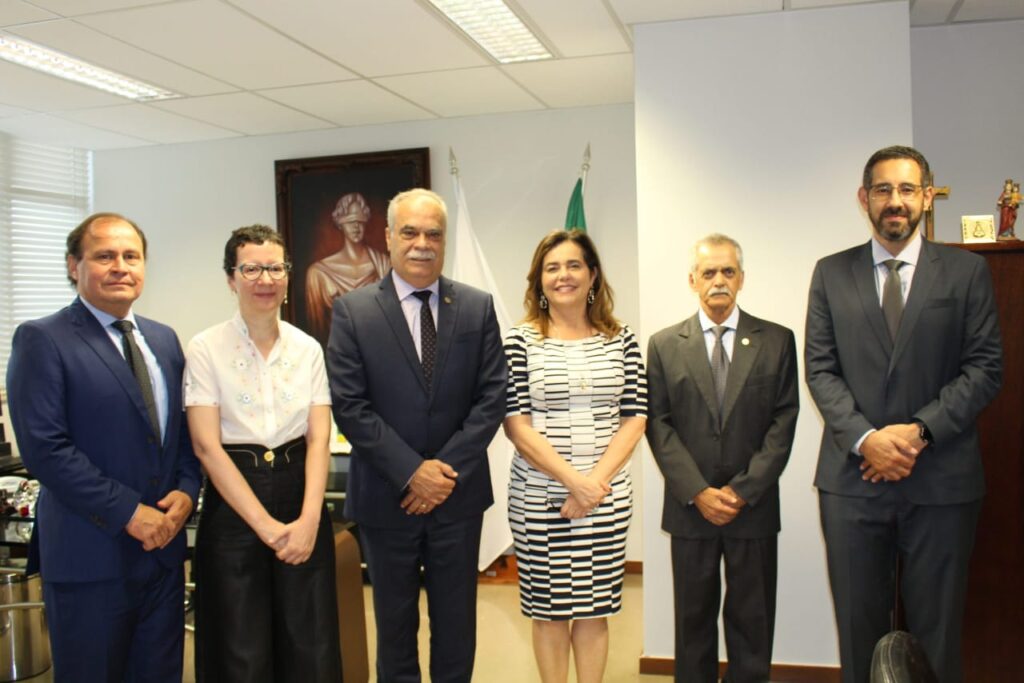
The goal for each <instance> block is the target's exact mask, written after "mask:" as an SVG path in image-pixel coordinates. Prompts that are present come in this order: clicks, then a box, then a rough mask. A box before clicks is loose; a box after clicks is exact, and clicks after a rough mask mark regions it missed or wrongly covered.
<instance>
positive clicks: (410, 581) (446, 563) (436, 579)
mask: <svg viewBox="0 0 1024 683" xmlns="http://www.w3.org/2000/svg"><path fill="white" fill-rule="evenodd" d="M482 521H483V515H474V516H472V517H469V518H466V519H461V520H458V521H455V522H448V523H442V522H439V521H437V520H436V519H435V518H434V516H433V515H424V516H411V517H410V518H409V523H408V524H407V525H405V526H403V527H400V528H381V527H370V526H366V525H363V524H360V525H359V536H360V541H361V546H362V550H363V554H364V557H365V558H366V566H367V570H368V571H369V573H370V582H371V583H372V584H373V607H374V613H375V615H376V619H377V680H378V681H380V683H419V681H420V680H421V676H420V665H419V654H418V647H417V641H416V637H417V632H418V631H419V625H420V611H419V597H420V586H421V584H422V585H423V586H425V587H426V589H427V611H428V613H429V615H430V680H431V681H432V682H433V683H443V682H444V683H469V681H470V680H471V679H472V677H473V658H474V655H475V653H476V583H477V568H476V565H477V557H478V555H479V552H480V525H481V523H482ZM420 567H422V568H423V572H422V575H421V573H420Z"/></svg>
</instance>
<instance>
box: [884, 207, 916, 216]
mask: <svg viewBox="0 0 1024 683" xmlns="http://www.w3.org/2000/svg"><path fill="white" fill-rule="evenodd" d="M889 216H900V217H902V218H910V211H908V210H907V209H906V208H890V209H885V210H884V211H882V218H888V217H889Z"/></svg>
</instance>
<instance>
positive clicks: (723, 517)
mask: <svg viewBox="0 0 1024 683" xmlns="http://www.w3.org/2000/svg"><path fill="white" fill-rule="evenodd" d="M693 504H694V505H696V506H697V510H698V511H699V512H700V514H702V515H703V516H704V519H706V520H708V521H709V522H711V523H712V524H714V525H715V526H725V525H726V524H728V523H730V522H731V521H733V520H734V519H736V515H738V514H739V513H740V510H742V509H743V506H744V505H746V504H747V501H745V500H743V499H742V498H741V497H740V496H739V494H737V493H736V491H734V490H733V488H732V487H731V486H728V485H726V486H723V487H722V488H720V489H716V488H714V487H713V486H708V487H707V488H705V489H704V490H703V491H701V492H700V493H698V494H697V495H696V496H694V497H693Z"/></svg>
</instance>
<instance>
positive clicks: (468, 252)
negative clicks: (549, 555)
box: [452, 156, 513, 571]
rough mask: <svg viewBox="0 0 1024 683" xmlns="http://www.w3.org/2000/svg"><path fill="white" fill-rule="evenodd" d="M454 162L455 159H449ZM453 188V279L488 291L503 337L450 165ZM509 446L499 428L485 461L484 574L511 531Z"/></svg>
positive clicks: (504, 326)
mask: <svg viewBox="0 0 1024 683" xmlns="http://www.w3.org/2000/svg"><path fill="white" fill-rule="evenodd" d="M452 160H453V162H454V156H452ZM452 186H453V188H454V190H455V205H456V210H457V211H458V215H457V216H456V219H455V230H454V244H455V265H454V267H453V268H452V278H453V279H455V280H457V281H458V282H463V283H465V284H467V285H470V286H472V287H476V288H477V289H482V290H484V291H485V292H489V293H490V294H491V295H492V296H493V297H494V312H495V314H496V315H497V317H498V326H499V327H500V328H501V334H502V337H503V338H504V336H505V331H506V330H508V328H509V327H511V323H512V321H511V319H510V318H509V317H508V311H506V310H505V304H504V303H502V300H501V295H500V294H499V293H498V287H497V285H496V284H495V282H494V275H493V274H492V273H491V269H490V267H488V265H487V259H485V258H484V252H483V250H482V249H481V248H480V242H478V241H477V239H476V234H475V233H474V232H473V226H472V225H471V224H470V222H469V209H467V208H466V198H465V197H464V196H463V195H462V188H461V187H460V186H459V172H458V170H457V169H456V168H455V167H454V163H453V164H452ZM512 452H513V449H512V443H511V442H510V441H509V440H508V438H506V437H505V432H504V430H502V429H501V428H499V429H498V433H497V434H495V435H494V439H493V440H492V441H491V445H490V446H488V448H487V458H488V460H489V461H490V467H491V486H492V488H493V489H494V505H492V506H491V507H489V508H488V509H487V511H486V512H484V523H483V530H482V532H481V535H480V558H479V563H478V567H479V569H480V571H483V570H484V569H486V568H487V567H489V566H490V565H491V563H492V562H494V560H496V559H497V558H498V557H499V556H500V555H501V554H502V553H504V552H505V551H506V550H507V549H508V547H509V546H510V545H512V530H511V529H510V528H509V525H508V477H509V467H510V466H511V463H512Z"/></svg>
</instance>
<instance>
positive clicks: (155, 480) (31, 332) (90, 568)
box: [7, 299, 201, 582]
mask: <svg viewBox="0 0 1024 683" xmlns="http://www.w3.org/2000/svg"><path fill="white" fill-rule="evenodd" d="M135 320H136V322H137V323H138V326H139V330H140V331H141V332H142V334H143V336H144V337H145V338H146V342H147V344H148V345H149V347H150V349H152V351H153V353H154V354H155V355H156V357H157V360H158V361H159V363H160V367H161V369H162V370H163V374H164V379H165V380H166V382H167V391H168V414H167V426H166V429H165V432H166V433H165V436H164V439H163V444H160V443H158V442H157V439H156V437H155V436H154V434H153V432H152V428H151V426H150V423H149V417H148V415H147V413H146V405H145V403H144V402H143V398H142V392H141V390H140V389H139V385H138V382H137V381H136V380H135V376H134V375H133V374H132V371H131V368H129V366H128V363H127V362H125V359H124V358H123V357H122V356H121V354H120V353H119V351H118V349H117V348H116V347H115V346H114V344H113V343H111V340H110V338H109V337H108V336H107V333H106V332H105V331H104V330H103V327H102V326H101V325H100V323H99V321H97V320H96V317H95V316H94V315H93V314H92V313H91V312H90V311H89V309H87V308H86V307H85V306H84V305H83V304H82V303H81V301H80V300H78V299H76V300H75V301H74V302H72V304H71V305H70V306H68V307H67V308H64V309H62V310H60V311H58V312H57V313H54V314H53V315H50V316H47V317H45V318H40V319H39V320H33V321H30V322H26V323H23V324H21V325H20V326H18V329H17V331H16V332H15V333H14V341H13V344H12V349H11V358H10V362H9V364H8V367H7V396H8V401H9V403H10V411H11V422H12V424H13V425H14V433H15V435H16V437H17V440H18V448H19V451H20V453H21V458H22V460H23V461H24V462H25V465H26V467H27V468H28V470H29V472H30V473H31V474H32V476H34V477H36V478H38V479H39V481H40V483H41V484H42V487H43V488H42V493H41V494H40V496H39V501H38V504H37V506H36V518H37V527H36V531H37V533H38V542H39V551H40V569H41V573H42V575H43V578H44V579H45V580H46V581H51V582H52V581H68V582H83V581H104V580H109V579H116V578H120V577H123V576H125V575H126V574H127V570H128V567H130V566H131V565H132V563H133V562H134V561H136V560H138V559H140V558H141V557H142V555H143V554H144V553H145V551H143V550H142V544H141V543H140V542H139V541H137V540H136V539H134V538H132V537H131V536H129V535H128V533H127V532H125V530H124V527H125V525H126V524H127V523H128V521H129V520H130V519H131V517H132V515H133V514H134V513H135V509H136V506H137V505H138V504H139V503H140V502H141V503H144V504H146V505H151V506H154V507H155V506H156V502H157V501H158V500H160V499H161V498H163V497H164V496H165V495H167V494H168V493H169V492H170V491H173V490H175V489H179V490H181V491H184V492H185V493H187V494H188V495H189V496H190V497H191V498H192V501H193V503H194V502H195V500H196V498H197V497H198V495H199V485H200V482H201V475H200V473H199V462H198V461H197V460H196V457H195V455H194V454H193V452H192V442H191V440H190V439H189V435H188V426H187V425H186V423H185V416H184V413H183V412H182V405H181V402H182V391H181V376H182V371H183V369H184V366H185V358H184V356H183V355H182V352H181V346H180V345H179V343H178V338H177V336H175V334H174V331H173V330H172V329H171V328H169V327H167V326H166V325H161V324H160V323H157V322H154V321H152V320H148V319H146V318H142V317H140V316H135ZM152 552H153V553H156V556H157V557H158V558H159V560H160V562H162V563H163V564H164V565H165V566H168V567H171V566H173V565H175V564H180V563H181V562H183V561H184V557H185V534H184V533H180V534H178V536H177V537H176V538H175V539H174V540H173V541H172V542H171V543H170V544H169V545H168V546H167V547H166V548H164V549H162V550H154V551H152Z"/></svg>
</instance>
